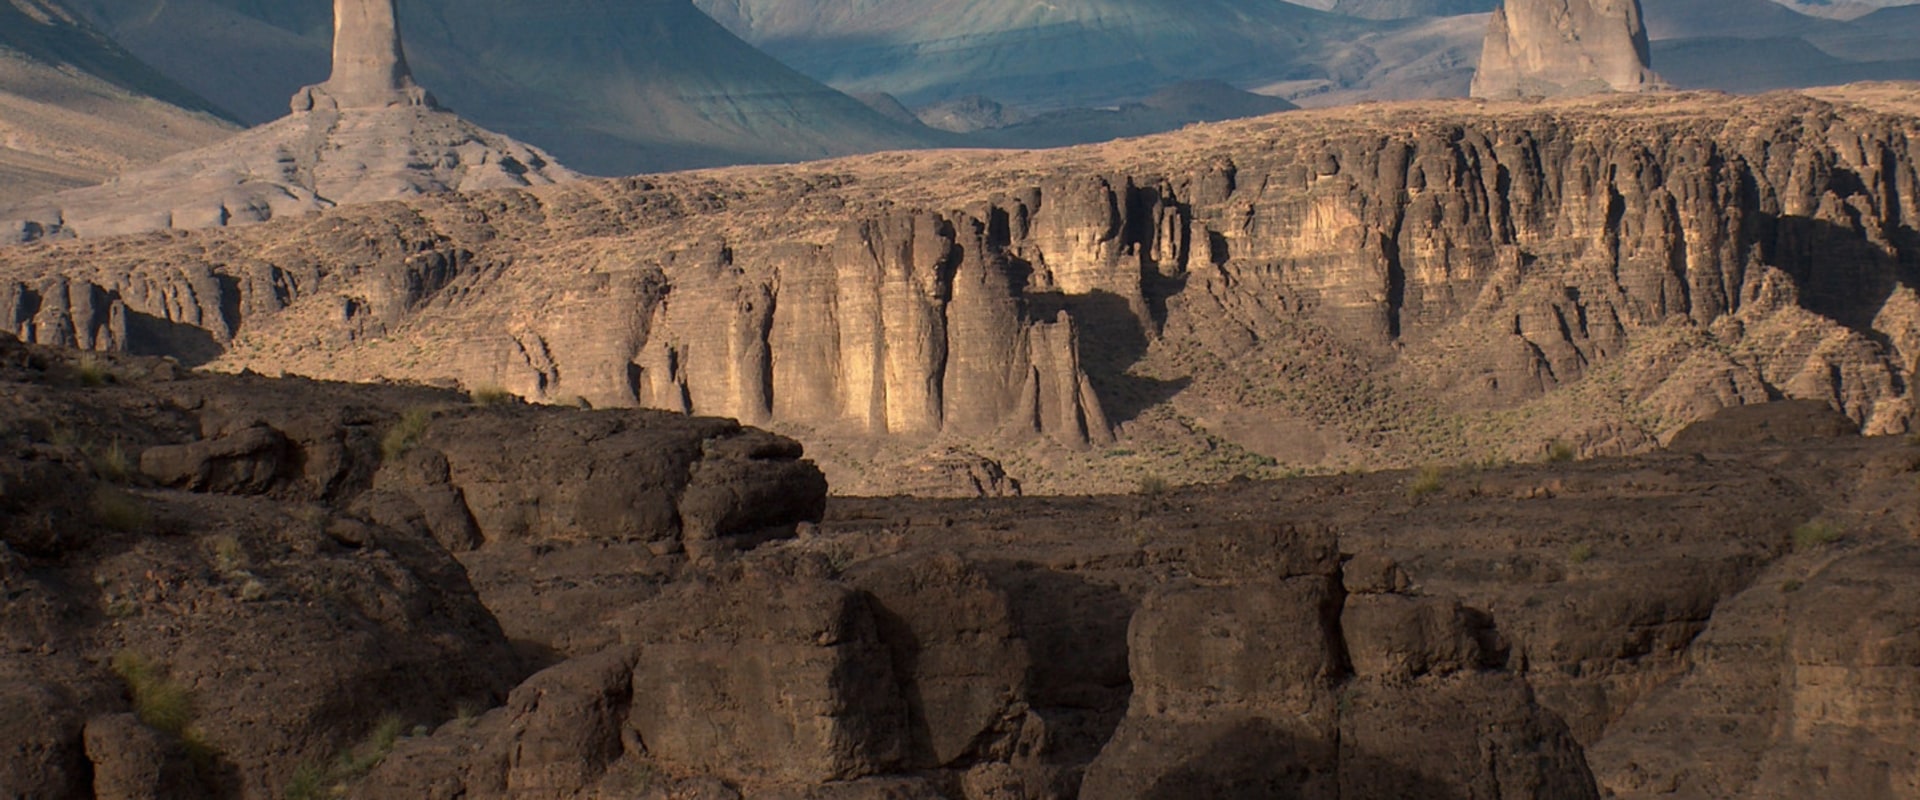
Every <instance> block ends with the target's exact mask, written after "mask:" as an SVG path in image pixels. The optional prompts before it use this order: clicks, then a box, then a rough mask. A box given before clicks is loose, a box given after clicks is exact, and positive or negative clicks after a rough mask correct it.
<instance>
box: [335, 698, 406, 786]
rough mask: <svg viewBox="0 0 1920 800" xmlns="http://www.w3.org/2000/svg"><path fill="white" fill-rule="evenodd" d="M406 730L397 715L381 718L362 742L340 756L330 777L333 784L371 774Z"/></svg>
mask: <svg viewBox="0 0 1920 800" xmlns="http://www.w3.org/2000/svg"><path fill="white" fill-rule="evenodd" d="M406 729H407V723H406V722H405V721H404V720H402V719H400V717H399V715H397V714H388V715H386V716H384V717H381V718H380V721H379V722H377V723H375V724H374V726H373V730H372V731H371V732H369V733H368V734H367V738H366V739H365V740H364V741H362V742H361V743H360V744H359V745H358V746H356V747H354V748H352V749H350V750H348V751H347V752H345V753H342V754H340V759H339V761H338V762H336V763H335V764H334V769H333V775H332V776H331V777H332V778H334V780H335V782H338V783H346V782H349V781H353V780H357V779H359V778H361V777H362V776H365V775H366V774H367V773H369V772H372V771H373V768H374V767H377V766H380V762H382V761H385V760H386V758H387V756H388V755H391V754H392V753H393V746H394V745H395V744H398V743H399V742H400V734H401V733H403V732H405V731H406Z"/></svg>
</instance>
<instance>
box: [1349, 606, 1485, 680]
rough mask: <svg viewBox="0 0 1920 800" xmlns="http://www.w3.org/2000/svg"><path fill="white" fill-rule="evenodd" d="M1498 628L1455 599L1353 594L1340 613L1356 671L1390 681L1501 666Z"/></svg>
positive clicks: (1482, 614)
mask: <svg viewBox="0 0 1920 800" xmlns="http://www.w3.org/2000/svg"><path fill="white" fill-rule="evenodd" d="M1492 628H1493V624H1492V620H1491V619H1489V618H1488V617H1487V616H1486V614H1485V613H1481V612H1473V611H1471V610H1469V609H1466V608H1463V607H1461V605H1460V601H1458V600H1454V599H1451V598H1436V597H1409V596H1406V595H1397V594H1371V595H1369V594H1361V595H1350V596H1348V598H1347V602H1346V606H1345V608H1343V609H1342V610H1341V612H1340V629H1341V631H1342V632H1343V633H1344V634H1345V636H1346V642H1347V655H1348V657H1349V658H1350V659H1352V662H1353V671H1354V673H1355V674H1356V675H1360V676H1364V677H1370V678H1381V679H1384V680H1387V681H1394V680H1407V679H1412V678H1417V677H1420V676H1424V675H1429V674H1437V675H1443V676H1444V675H1451V674H1454V673H1457V672H1461V671H1466V670H1477V669H1482V668H1485V667H1494V666H1499V665H1501V664H1502V663H1504V662H1505V658H1506V653H1504V652H1502V651H1501V650H1499V649H1496V647H1490V646H1489V645H1496V646H1497V643H1498V635H1497V634H1496V633H1495V632H1494V631H1493V630H1492Z"/></svg>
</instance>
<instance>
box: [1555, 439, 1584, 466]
mask: <svg viewBox="0 0 1920 800" xmlns="http://www.w3.org/2000/svg"><path fill="white" fill-rule="evenodd" d="M1579 456H1580V451H1578V450H1575V449H1574V447H1573V445H1572V444H1570V443H1568V442H1560V441H1556V442H1554V443H1553V444H1551V445H1548V446H1547V461H1549V462H1551V463H1554V464H1565V463H1567V462H1569V461H1572V460H1574V459H1576V458H1578V457H1579Z"/></svg>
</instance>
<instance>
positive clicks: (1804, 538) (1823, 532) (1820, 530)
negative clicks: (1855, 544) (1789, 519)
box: [1793, 519, 1846, 553]
mask: <svg viewBox="0 0 1920 800" xmlns="http://www.w3.org/2000/svg"><path fill="white" fill-rule="evenodd" d="M1844 535H1846V532H1845V531H1843V530H1841V529H1840V526H1839V525H1836V524H1834V523H1832V522H1828V521H1826V520H1818V519H1817V520H1814V521H1812V522H1809V523H1807V524H1805V525H1801V526H1800V527H1798V528H1794V529H1793V549H1794V551H1795V552H1800V553H1805V552H1807V551H1809V550H1816V549H1819V548H1821V547H1825V546H1827V545H1830V544H1833V543H1834V542H1837V541H1840V537H1841V536H1844Z"/></svg>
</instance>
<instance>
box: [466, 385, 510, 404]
mask: <svg viewBox="0 0 1920 800" xmlns="http://www.w3.org/2000/svg"><path fill="white" fill-rule="evenodd" d="M467 397H469V398H471V399H472V400H473V404H474V405H476V406H503V405H506V404H508V403H511V402H514V401H516V400H519V399H520V398H519V397H517V396H515V395H514V393H512V392H509V391H507V390H506V389H503V388H501V387H498V386H482V387H480V388H478V389H475V390H473V391H472V392H471V393H469V394H468V395H467Z"/></svg>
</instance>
